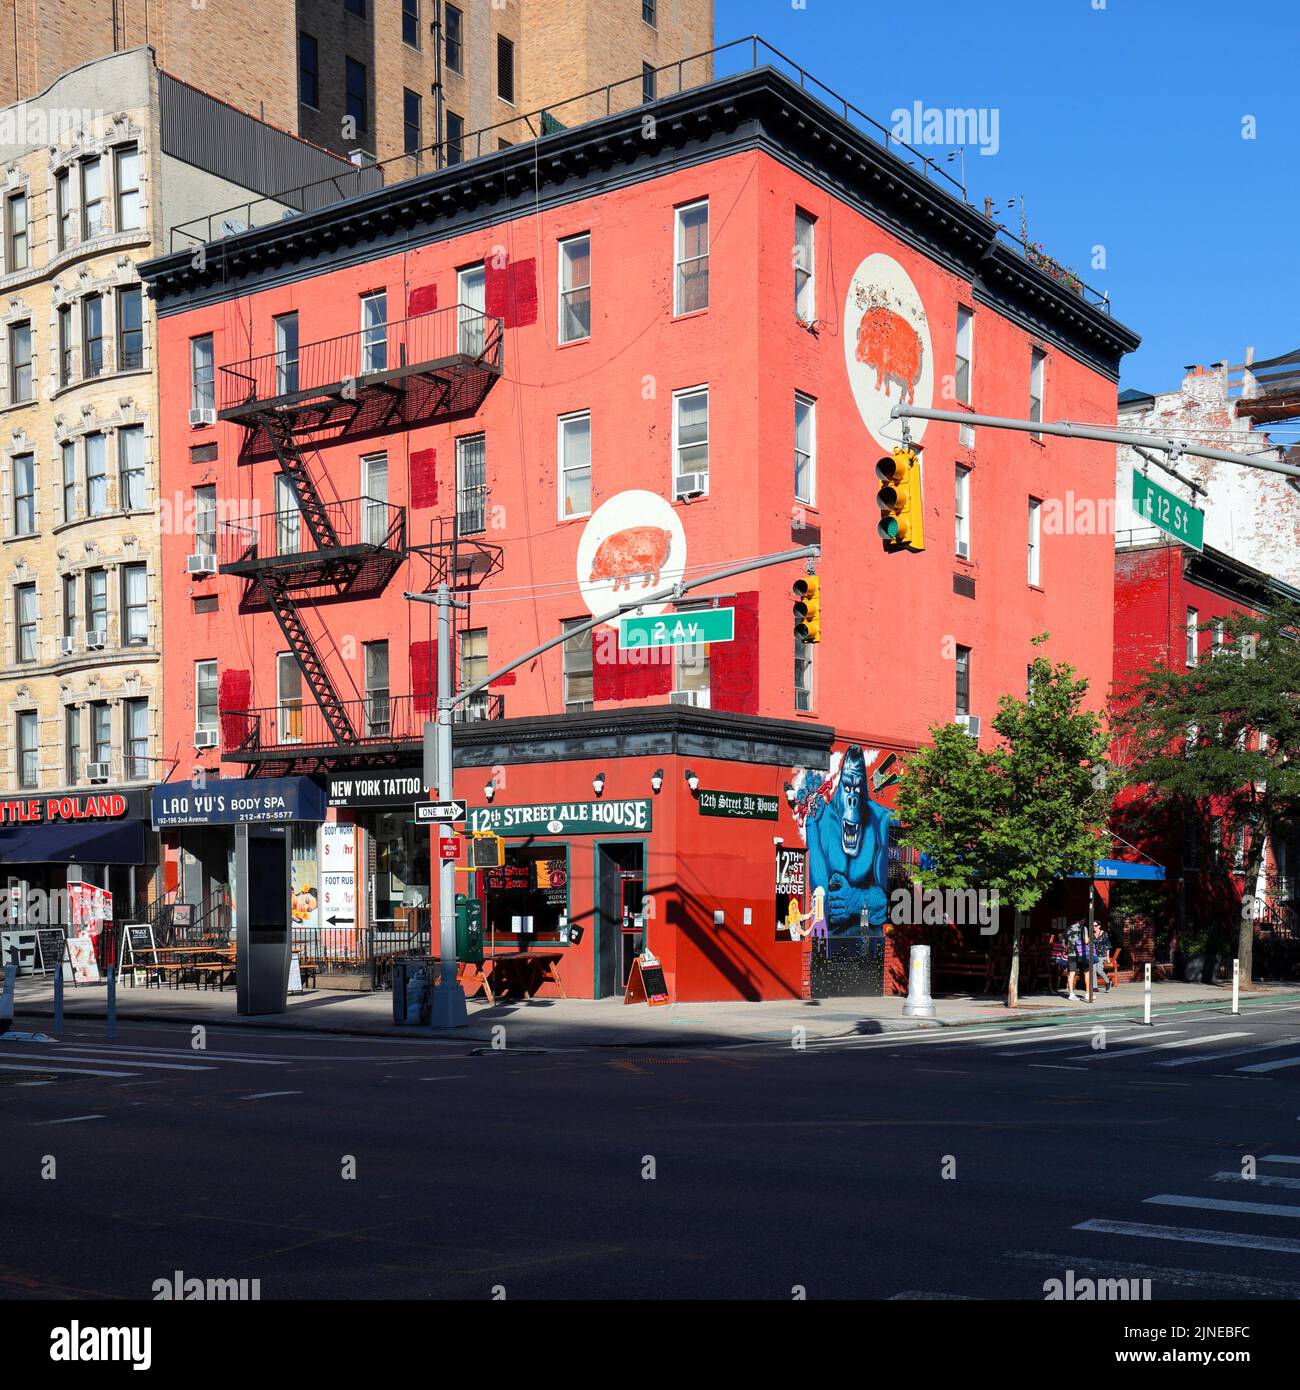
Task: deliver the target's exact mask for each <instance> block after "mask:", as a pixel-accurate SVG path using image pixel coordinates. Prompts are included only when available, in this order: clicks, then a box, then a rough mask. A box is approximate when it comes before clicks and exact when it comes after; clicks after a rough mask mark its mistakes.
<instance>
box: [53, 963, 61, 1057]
mask: <svg viewBox="0 0 1300 1390" xmlns="http://www.w3.org/2000/svg"><path fill="white" fill-rule="evenodd" d="M54 1036H55V1037H56V1038H58V1039H59V1041H60V1042H62V1040H63V962H62V961H60V962H59V963H58V965H56V966H55V967H54Z"/></svg>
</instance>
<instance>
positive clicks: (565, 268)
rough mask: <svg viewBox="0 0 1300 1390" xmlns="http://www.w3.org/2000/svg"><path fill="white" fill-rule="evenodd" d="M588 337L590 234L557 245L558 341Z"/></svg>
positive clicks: (576, 340)
mask: <svg viewBox="0 0 1300 1390" xmlns="http://www.w3.org/2000/svg"><path fill="white" fill-rule="evenodd" d="M590 337H591V234H590V233H588V232H584V233H583V234H582V236H571V237H568V238H567V239H566V240H564V241H562V242H560V341H561V342H562V343H576V342H579V341H580V340H581V339H583V338H590Z"/></svg>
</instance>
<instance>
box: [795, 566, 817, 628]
mask: <svg viewBox="0 0 1300 1390" xmlns="http://www.w3.org/2000/svg"><path fill="white" fill-rule="evenodd" d="M791 591H792V592H793V594H794V635H795V636H796V637H797V638H798V639H799V640H800V641H801V642H820V641H821V640H822V582H821V580H820V579H819V578H818V577H817V576H816V575H815V574H810V575H809V576H808V578H807V579H796V580H795V582H794V584H793V585H792V586H791Z"/></svg>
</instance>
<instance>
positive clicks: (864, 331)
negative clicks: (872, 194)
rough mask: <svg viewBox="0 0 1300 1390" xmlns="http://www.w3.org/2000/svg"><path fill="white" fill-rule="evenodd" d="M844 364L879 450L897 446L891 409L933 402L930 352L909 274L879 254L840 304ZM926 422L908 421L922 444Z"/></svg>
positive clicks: (861, 269) (897, 425)
mask: <svg viewBox="0 0 1300 1390" xmlns="http://www.w3.org/2000/svg"><path fill="white" fill-rule="evenodd" d="M844 361H845V364H846V366H847V368H848V374H849V385H850V386H851V387H852V388H853V399H854V400H855V401H857V403H858V412H859V414H861V416H862V422H863V424H864V425H866V427H867V432H868V433H869V434H870V435H871V437H872V439H874V440H875V441H876V443H877V444H879V445H880V447H881V448H882V449H893V448H896V447H897V445H898V443H899V441H900V440H901V438H902V430H903V422H902V421H901V420H891V419H890V418H889V412H890V410H891V409H892V408H893V407H894V406H896V405H898V404H899V403H900V402H901V403H902V404H904V405H921V406H929V405H930V404H931V403H932V402H933V399H934V353H933V352H931V350H930V325H929V323H928V322H927V320H926V317H925V306H924V305H923V304H922V303H921V296H920V295H919V294H917V292H916V286H915V285H914V284H913V283H912V280H911V277H910V276H909V275H908V273H907V271H905V270H904V269H903V267H902V266H901V265H899V263H898V262H897V261H896V260H895V259H894V258H893V257H892V256H887V255H885V254H884V252H883V251H877V252H875V253H874V254H873V255H870V256H868V257H867V258H866V260H864V261H863V262H862V264H861V265H860V266H858V268H857V270H855V271H854V272H853V278H852V280H850V281H849V289H848V294H847V295H846V296H845V300H844ZM925 426H926V422H925V421H924V420H912V421H911V422H910V429H911V435H912V438H913V439H914V440H916V441H918V442H919V441H920V438H921V436H922V435H923V434H924V433H925Z"/></svg>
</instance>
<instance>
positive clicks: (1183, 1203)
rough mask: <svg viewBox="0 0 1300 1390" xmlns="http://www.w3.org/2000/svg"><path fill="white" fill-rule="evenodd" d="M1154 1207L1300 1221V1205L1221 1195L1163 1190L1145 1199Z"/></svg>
mask: <svg viewBox="0 0 1300 1390" xmlns="http://www.w3.org/2000/svg"><path fill="white" fill-rule="evenodd" d="M1144 1201H1145V1203H1146V1204H1147V1205H1148V1206H1153V1207H1192V1208H1194V1209H1195V1210H1197V1211H1236V1212H1243V1213H1246V1214H1247V1215H1254V1216H1287V1217H1291V1218H1293V1219H1294V1220H1296V1221H1300V1207H1291V1206H1283V1205H1282V1204H1281V1203H1279V1202H1227V1201H1224V1200H1223V1199H1222V1198H1221V1197H1178V1196H1174V1195H1173V1194H1172V1193H1169V1192H1162V1193H1161V1194H1160V1195H1159V1196H1158V1197H1147V1198H1145V1199H1144Z"/></svg>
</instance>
